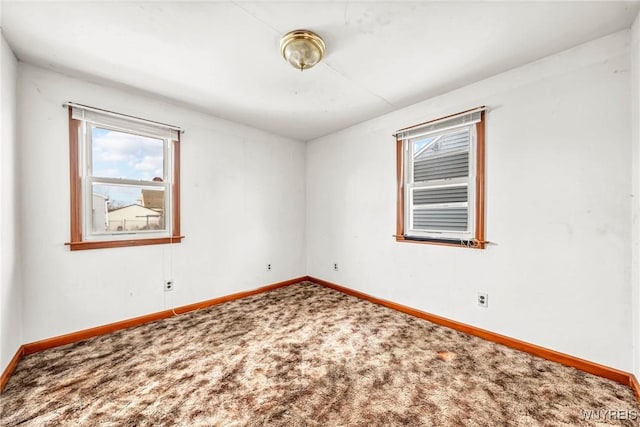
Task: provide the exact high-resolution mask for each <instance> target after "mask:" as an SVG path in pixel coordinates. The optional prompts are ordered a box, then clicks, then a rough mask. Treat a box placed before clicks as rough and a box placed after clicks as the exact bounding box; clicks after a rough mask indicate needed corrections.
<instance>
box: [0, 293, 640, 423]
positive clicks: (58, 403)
mask: <svg viewBox="0 0 640 427" xmlns="http://www.w3.org/2000/svg"><path fill="white" fill-rule="evenodd" d="M612 411H617V412H615V413H614V412H612ZM621 418H623V419H621ZM624 418H626V419H624ZM633 418H635V419H633ZM639 420H640V408H639V407H638V404H637V402H636V400H635V398H634V395H633V393H632V391H631V389H630V388H628V387H625V386H622V385H620V384H617V383H615V382H612V381H609V380H605V379H602V378H599V377H596V376H593V375H589V374H586V373H583V372H581V371H578V370H575V369H572V368H568V367H565V366H562V365H559V364H556V363H552V362H547V361H545V360H542V359H538V358H536V357H533V356H530V355H528V354H526V353H521V352H518V351H515V350H511V349H509V348H506V347H503V346H500V345H497V344H493V343H491V342H487V341H483V340H481V339H479V338H475V337H472V336H468V335H465V334H462V333H459V332H456V331H453V330H450V329H447V328H444V327H441V326H437V325H434V324H432V323H429V322H426V321H424V320H420V319H416V318H413V317H410V316H408V315H405V314H402V313H398V312H395V311H392V310H390V309H387V308H384V307H380V306H377V305H374V304H371V303H369V302H366V301H362V300H359V299H356V298H353V297H350V296H347V295H344V294H342V293H339V292H336V291H333V290H330V289H326V288H323V287H320V286H317V285H313V284H310V283H303V284H298V285H293V286H288V287H285V288H281V289H278V290H275V291H271V292H267V293H263V294H260V295H256V296H253V297H249V298H246V299H242V300H237V301H233V302H229V303H225V304H221V305H218V306H214V307H211V308H209V309H206V310H201V311H197V312H191V313H188V314H184V315H181V316H179V317H174V318H170V319H166V320H161V321H158V322H154V323H150V324H146V325H143V326H139V327H136V328H133V329H128V330H123V331H120V332H116V333H113V334H110V335H105V336H100V337H96V338H93V339H90V340H87V341H83V342H80V343H76V344H72V345H67V346H64V347H59V348H55V349H51V350H47V351H44V352H41V353H38V354H34V355H31V356H27V357H25V358H24V359H23V360H22V361H21V362H20V364H19V365H18V368H17V369H16V371H15V373H14V375H13V376H12V377H11V379H10V380H9V383H8V384H7V387H6V389H5V391H4V393H3V394H2V395H0V425H2V426H13V425H37V426H41V425H69V426H76V425H83V426H93V425H100V426H163V425H181V426H294V427H295V426H400V425H401V426H482V427H487V426H507V425H514V426H515V425H517V426H521V425H522V426H525V425H531V426H557V425H571V426H576V425H590V426H596V425H609V424H612V425H629V426H636V425H640V421H639Z"/></svg>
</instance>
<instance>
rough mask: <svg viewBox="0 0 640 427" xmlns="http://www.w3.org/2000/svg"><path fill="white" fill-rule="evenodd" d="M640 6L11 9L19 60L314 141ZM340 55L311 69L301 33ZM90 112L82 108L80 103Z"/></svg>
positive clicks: (259, 4) (521, 60)
mask: <svg viewBox="0 0 640 427" xmlns="http://www.w3.org/2000/svg"><path fill="white" fill-rule="evenodd" d="M639 8H640V2H639V1H638V0H635V1H626V2H617V1H603V2H595V1H567V2H564V1H552V2H541V1H531V2H526V1H525V2H522V1H520V2H518V1H503V2H498V1H494V2H481V1H475V2H451V1H450V2H430V1H423V2H411V3H409V2H353V1H352V2H340V1H297V2H291V1H289V2H274V1H254V2H245V1H217V2H213V1H209V2H207V1H198V2H166V1H156V2H148V1H147V2H91V3H90V2H78V1H74V2H51V1H47V2H33V1H29V2H24V1H6V0H2V18H1V22H2V31H3V33H4V35H5V38H6V39H7V41H8V42H9V44H10V45H11V46H12V48H13V50H14V52H15V53H16V56H17V57H18V58H19V59H20V60H21V61H24V62H29V63H33V64H36V65H40V66H43V67H46V68H50V69H54V70H58V71H62V72H64V73H67V74H70V75H73V76H77V77H82V78H89V79H91V80H93V81H99V82H104V83H108V84H116V85H118V86H126V87H129V88H131V87H132V88H136V89H139V90H142V91H145V92H150V93H154V94H157V95H160V96H162V97H165V98H168V99H171V100H173V101H174V102H176V103H179V104H182V105H187V106H190V107H191V108H195V109H197V110H200V111H205V112H208V113H210V114H213V115H215V116H218V117H222V118H225V119H229V120H233V121H236V122H240V123H245V124H248V125H250V126H253V127H257V128H261V129H265V130H268V131H271V132H273V133H277V134H280V135H285V136H289V137H293V138H296V139H300V140H310V139H314V138H316V137H318V136H322V135H325V134H328V133H331V132H334V131H336V130H339V129H342V128H345V127H348V126H350V125H353V124H355V123H358V122H361V121H363V120H367V119H370V118H373V117H376V116H379V115H381V114H384V113H386V112H389V111H393V110H395V109H398V108H400V107H404V106H407V105H410V104H412V103H415V102H417V101H421V100H424V99H427V98H429V97H432V96H434V95H437V94H440V93H443V92H446V91H448V90H451V89H454V88H457V87H460V86H463V85H465V84H468V83H471V82H474V81H478V80H480V79H483V78H486V77H489V76H491V75H494V74H497V73H499V72H502V71H506V70H508V69H511V68H513V67H516V66H519V65H522V64H526V63H528V62H531V61H533V60H536V59H539V58H542V57H544V56H547V55H550V54H553V53H556V52H559V51H562V50H564V49H567V48H569V47H572V46H575V45H578V44H580V43H583V42H586V41H589V40H592V39H595V38H598V37H601V36H604V35H606V34H610V33H613V32H616V31H618V30H621V29H624V28H629V27H630V26H631V24H632V23H633V20H634V18H635V17H636V15H637V13H638V9H639ZM298 28H305V29H310V30H313V31H315V32H317V33H319V34H320V35H321V36H322V37H323V38H324V39H325V42H326V45H327V54H326V56H325V58H324V60H323V61H322V62H321V63H320V64H319V65H317V66H316V67H315V68H312V69H310V70H307V71H304V72H302V73H301V72H300V71H296V70H295V69H294V68H292V67H291V66H290V65H288V64H287V63H286V62H285V61H284V59H282V57H280V53H279V40H280V37H281V36H282V35H283V34H284V33H286V32H288V31H290V30H294V29H298ZM78 102H81V100H78Z"/></svg>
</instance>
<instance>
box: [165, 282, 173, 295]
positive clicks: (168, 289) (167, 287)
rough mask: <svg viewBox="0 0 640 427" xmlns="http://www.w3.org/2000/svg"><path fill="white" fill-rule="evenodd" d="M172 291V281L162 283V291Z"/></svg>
mask: <svg viewBox="0 0 640 427" xmlns="http://www.w3.org/2000/svg"><path fill="white" fill-rule="evenodd" d="M172 290H173V280H165V281H164V291H165V292H169V291H172Z"/></svg>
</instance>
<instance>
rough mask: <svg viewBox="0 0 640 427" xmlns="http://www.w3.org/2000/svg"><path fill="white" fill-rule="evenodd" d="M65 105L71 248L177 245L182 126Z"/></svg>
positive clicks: (178, 239)
mask: <svg viewBox="0 0 640 427" xmlns="http://www.w3.org/2000/svg"><path fill="white" fill-rule="evenodd" d="M68 105H69V141H70V143H69V153H70V156H69V157H70V177H71V241H70V242H69V243H68V245H69V246H70V248H71V250H79V249H97V248H110V247H119V246H139V245H153V244H162V243H178V242H180V241H181V239H182V236H180V131H179V129H178V128H176V127H174V126H168V125H164V124H160V123H156V122H151V121H148V120H142V119H137V118H133V117H129V116H124V115H121V114H116V113H111V112H108V111H104V110H100V109H97V108H92V107H86V106H81V105H77V104H68Z"/></svg>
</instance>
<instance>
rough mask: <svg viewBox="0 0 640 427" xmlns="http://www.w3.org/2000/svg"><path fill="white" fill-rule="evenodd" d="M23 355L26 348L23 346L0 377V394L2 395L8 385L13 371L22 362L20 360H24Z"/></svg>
mask: <svg viewBox="0 0 640 427" xmlns="http://www.w3.org/2000/svg"><path fill="white" fill-rule="evenodd" d="M23 355H24V346H23V345H21V346H20V347H19V348H18V351H16V354H14V355H13V357H12V358H11V360H10V361H9V364H8V365H7V367H6V368H5V370H4V371H3V372H2V376H0V393H2V390H4V386H5V385H7V381H9V378H10V377H11V374H13V371H15V370H16V366H18V362H20V359H22V356H23Z"/></svg>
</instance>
